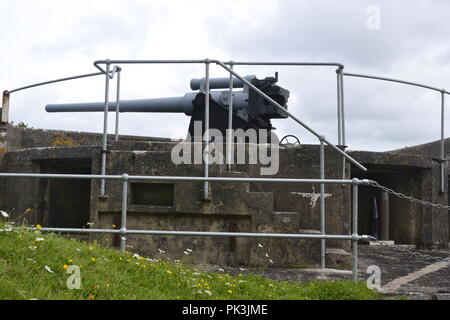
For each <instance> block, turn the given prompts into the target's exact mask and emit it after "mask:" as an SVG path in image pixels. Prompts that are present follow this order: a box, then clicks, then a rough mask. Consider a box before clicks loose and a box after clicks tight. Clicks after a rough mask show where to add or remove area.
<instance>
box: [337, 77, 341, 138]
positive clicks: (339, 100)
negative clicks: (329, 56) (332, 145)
mask: <svg viewBox="0 0 450 320" xmlns="http://www.w3.org/2000/svg"><path fill="white" fill-rule="evenodd" d="M339 70H340V69H336V78H337V125H338V145H339V146H340V145H342V129H341V125H342V122H341V76H340V71H339Z"/></svg>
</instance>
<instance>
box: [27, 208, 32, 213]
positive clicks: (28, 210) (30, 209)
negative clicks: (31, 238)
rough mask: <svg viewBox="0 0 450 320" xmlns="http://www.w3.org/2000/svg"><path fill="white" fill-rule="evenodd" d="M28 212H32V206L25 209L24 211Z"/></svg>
mask: <svg viewBox="0 0 450 320" xmlns="http://www.w3.org/2000/svg"><path fill="white" fill-rule="evenodd" d="M29 212H33V208H28V209H27V210H25V213H29Z"/></svg>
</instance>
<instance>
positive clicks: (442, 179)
mask: <svg viewBox="0 0 450 320" xmlns="http://www.w3.org/2000/svg"><path fill="white" fill-rule="evenodd" d="M343 75H344V76H348V77H357V78H366V79H373V80H381V81H388V82H395V83H401V84H405V85H409V86H414V87H419V88H424V89H428V90H432V91H436V92H439V93H440V95H441V137H440V169H441V170H440V183H439V189H440V192H441V193H444V192H445V161H446V159H445V141H444V139H445V137H444V127H445V123H444V111H445V110H444V109H445V108H444V107H445V95H446V94H447V95H449V94H450V92H449V91H447V90H445V89H438V88H435V87H432V86H428V85H425V84H421V83H417V82H412V81H405V80H399V79H394V78H386V77H377V76H370V75H365V74H356V73H346V72H344V73H343Z"/></svg>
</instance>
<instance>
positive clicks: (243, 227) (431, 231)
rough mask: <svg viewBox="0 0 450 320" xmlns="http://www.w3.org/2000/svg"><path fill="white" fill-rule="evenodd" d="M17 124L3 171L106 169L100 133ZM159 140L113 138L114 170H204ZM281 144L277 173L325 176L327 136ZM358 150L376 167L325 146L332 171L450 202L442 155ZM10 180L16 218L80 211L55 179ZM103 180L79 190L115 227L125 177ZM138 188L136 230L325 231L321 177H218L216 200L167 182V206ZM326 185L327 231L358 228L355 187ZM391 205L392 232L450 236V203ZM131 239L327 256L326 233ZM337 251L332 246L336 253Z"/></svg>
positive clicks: (299, 258) (219, 251) (4, 196)
mask: <svg viewBox="0 0 450 320" xmlns="http://www.w3.org/2000/svg"><path fill="white" fill-rule="evenodd" d="M7 133H8V135H7V143H8V146H7V147H8V149H7V150H4V152H3V153H0V171H1V172H32V173H39V172H53V173H86V172H90V173H92V174H99V173H100V172H101V171H100V170H101V168H100V164H101V152H100V150H101V147H100V146H99V144H100V143H101V135H99V134H85V133H74V132H64V131H54V130H33V129H22V128H16V127H8V132H7ZM127 139H130V140H127ZM158 140H159V139H158V138H145V137H121V141H119V142H113V141H110V142H109V147H108V149H109V152H108V154H107V174H123V173H128V174H129V175H154V176H159V175H169V176H203V165H201V164H197V165H195V164H193V165H190V164H180V165H175V164H174V163H173V162H172V161H171V150H172V148H173V147H174V146H175V145H176V143H175V142H170V141H169V140H168V139H162V140H161V141H158ZM235 147H236V148H237V147H238V146H237V145H235ZM246 148H247V149H248V148H249V145H246ZM247 152H248V150H247ZM279 152H280V158H279V160H280V161H279V171H278V173H277V174H275V175H274V176H271V177H277V178H319V146H318V145H301V146H297V147H282V148H280V150H279ZM351 155H352V156H353V157H355V158H356V159H357V160H359V161H360V162H362V163H363V164H365V165H366V166H367V167H368V168H369V173H368V174H363V173H362V172H359V171H358V170H356V169H355V168H352V167H351V166H350V164H349V163H348V162H347V163H345V166H344V163H343V160H342V157H341V156H338V155H337V154H336V153H335V152H334V151H333V150H331V149H330V148H328V147H325V164H326V168H325V177H326V178H331V179H341V178H343V169H344V168H345V178H350V177H354V176H357V177H361V178H371V179H374V180H377V181H379V182H380V183H382V184H384V185H386V186H388V187H391V188H393V189H395V190H397V191H400V192H403V193H405V194H408V195H411V196H414V197H417V198H418V199H424V200H427V201H432V202H435V203H443V204H446V203H447V199H448V195H447V193H445V194H440V193H439V192H438V184H439V179H438V176H439V166H438V164H437V163H436V162H435V161H433V160H432V159H430V158H428V157H424V156H418V155H410V154H398V153H376V152H351ZM246 159H248V156H247V157H246ZM261 167H262V166H261V165H260V164H249V163H248V161H247V162H246V163H244V164H239V165H233V172H227V170H226V167H225V166H224V165H211V167H210V176H233V177H236V176H237V177H262V175H261ZM0 180H1V181H0V183H1V184H0V206H1V207H2V208H5V209H6V210H8V211H9V212H12V215H13V217H19V216H21V215H23V213H24V212H25V211H27V209H28V208H31V209H32V210H31V211H30V210H28V211H29V212H28V213H27V214H26V218H27V219H28V221H29V222H31V223H34V224H36V223H41V224H44V225H46V224H48V223H50V220H51V219H50V215H51V212H52V211H61V212H63V213H62V214H73V212H72V213H71V211H70V210H66V211H64V206H63V205H62V202H64V201H62V202H61V203H60V206H57V207H58V210H52V208H51V206H50V204H49V202H52V200H51V196H52V194H53V193H54V192H52V185H51V183H49V182H48V181H46V179H42V180H41V181H39V180H37V179H0ZM159 182H160V183H161V181H159ZM69 183H70V182H69V181H67V182H62V184H61V185H59V187H58V188H59V189H61V190H60V192H59V193H60V194H61V196H60V198H61V199H64V198H65V197H70V196H71V194H74V192H73V191H72V192H71V191H70V188H69V185H68V184H69ZM131 183H133V181H131ZM151 183H152V185H151V186H150V188H149V189H148V190H147V191H145V190H144V191H143V192H144V194H145V192H151V190H158V189H157V188H158V186H157V185H154V183H158V181H156V182H155V181H153V182H151ZM99 187H100V184H99V181H98V180H97V181H96V180H93V181H91V182H90V187H89V186H88V187H86V186H84V187H82V188H83V189H86V190H87V189H90V193H88V194H86V193H83V192H80V194H79V195H78V196H79V197H80V199H81V198H83V203H87V204H88V206H89V222H91V223H94V227H99V228H110V227H111V226H112V225H115V226H116V227H117V228H120V218H119V217H120V209H121V194H122V193H121V188H122V186H121V182H120V181H107V182H106V190H107V194H106V196H105V197H100V196H99V194H100V190H99ZM155 188H156V189H155ZM172 188H173V189H172ZM446 188H447V186H446ZM144 189H145V186H144ZM53 190H54V188H53ZM133 190H134V189H133V187H130V193H129V197H128V201H129V205H128V212H129V217H128V225H127V227H128V228H129V229H158V230H162V229H166V230H193V231H195V230H201V231H231V232H246V231H248V232H276V233H300V232H301V233H313V234H314V233H315V234H317V233H319V230H320V223H319V216H320V205H319V200H317V201H316V202H314V201H312V200H313V199H314V198H316V199H317V196H318V193H319V190H320V185H319V184H315V185H312V184H293V183H290V184H279V183H270V184H264V183H210V191H211V199H202V198H203V192H202V191H203V183H201V182H200V183H189V182H173V186H169V187H167V185H165V187H164V189H161V190H163V191H161V192H164V193H171V192H172V191H171V190H173V194H168V195H167V198H166V197H165V196H164V198H165V199H170V200H166V202H167V201H169V202H172V199H173V203H165V205H161V204H152V203H151V202H149V203H147V204H145V205H142V204H133V202H132V200H133V199H134V198H135V196H136V195H134V194H133ZM361 190H362V191H363V188H362V189H361ZM135 192H136V191H135ZM154 192H156V191H154ZM158 192H159V191H158ZM325 192H326V193H327V198H326V231H327V233H329V234H350V233H351V230H350V227H351V208H350V200H351V193H350V187H349V186H342V185H326V187H325ZM367 192H368V193H366V198H364V197H365V196H364V192H362V193H361V195H362V196H361V199H360V207H361V212H362V213H361V216H360V221H361V226H364V225H365V228H366V229H367V225H368V223H369V222H368V220H367V219H366V220H364V219H365V218H367V217H364V216H363V215H364V214H366V215H367V210H368V209H367V208H368V205H367V199H369V200H370V192H371V191H370V190H369V189H368V191H367ZM86 197H88V199H86ZM149 201H150V200H149ZM72 207H73V206H72ZM364 212H366V213H364ZM391 212H392V219H391V221H392V228H391V229H392V230H391V234H392V237H393V238H394V240H396V241H397V242H399V243H416V244H418V245H419V246H424V247H435V246H445V245H446V244H448V237H449V235H448V234H449V233H448V230H449V223H448V212H442V210H436V209H429V208H423V207H421V206H419V205H416V204H411V203H410V202H408V201H405V200H401V199H396V198H391ZM63 220H64V219H63ZM56 221H58V220H56ZM59 221H61V220H59ZM64 221H66V222H67V221H69V220H64ZM69 222H70V221H69ZM70 223H71V222H70ZM107 238H109V239H110V240H109V243H110V244H111V245H112V246H115V245H117V244H118V239H117V237H115V238H114V237H113V238H111V236H109V237H107ZM128 240H129V241H128V245H129V246H131V247H132V250H133V251H136V252H141V253H146V254H149V255H151V256H159V255H160V251H159V250H158V249H161V250H163V251H165V253H164V257H165V258H170V259H174V260H175V259H181V258H183V259H184V260H186V259H187V260H188V261H189V262H192V263H216V264H227V263H229V264H236V265H249V264H252V265H281V266H298V265H311V266H312V265H317V264H318V263H319V252H320V247H319V241H318V240H286V239H284V240H283V239H278V240H275V239H272V240H267V239H246V238H242V239H238V238H235V239H234V238H200V237H168V236H129V237H128ZM260 245H262V248H261V246H260ZM327 246H328V247H331V248H339V249H344V250H346V251H349V250H350V242H349V241H327ZM186 249H192V250H193V251H192V254H189V255H186V254H185V253H184V252H185V250H186ZM266 254H268V255H269V258H267V257H266ZM331 256H332V254H331V253H330V254H329V257H331ZM270 260H271V261H272V262H273V263H272V262H270ZM330 260H333V261H334V262H335V263H336V264H340V266H341V267H348V262H349V261H348V260H345V259H344V260H340V261H339V260H335V259H334V258H333V259H330ZM328 266H329V267H332V266H333V265H328Z"/></svg>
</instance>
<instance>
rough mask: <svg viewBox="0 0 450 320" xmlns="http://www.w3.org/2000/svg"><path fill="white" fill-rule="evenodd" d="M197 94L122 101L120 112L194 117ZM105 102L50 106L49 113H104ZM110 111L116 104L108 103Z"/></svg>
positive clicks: (47, 107) (48, 106)
mask: <svg viewBox="0 0 450 320" xmlns="http://www.w3.org/2000/svg"><path fill="white" fill-rule="evenodd" d="M194 98H195V93H187V94H186V95H184V96H182V97H173V98H156V99H139V100H120V101H119V111H120V112H171V113H185V114H186V115H188V116H190V115H192V109H193V107H192V100H194ZM104 109H105V103H104V102H87V103H65V104H48V105H46V106H45V110H46V111H47V112H100V111H104ZM108 111H116V102H115V101H114V102H109V103H108Z"/></svg>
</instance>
